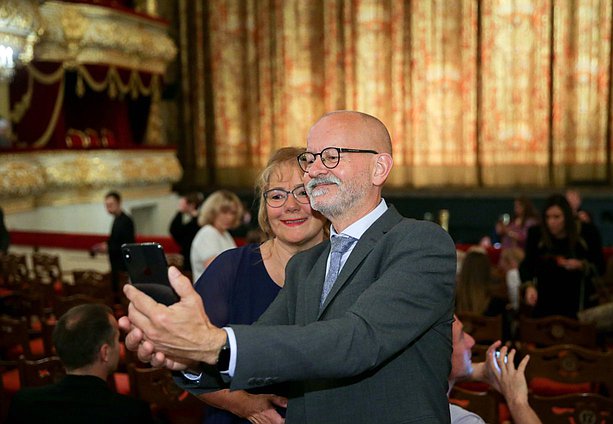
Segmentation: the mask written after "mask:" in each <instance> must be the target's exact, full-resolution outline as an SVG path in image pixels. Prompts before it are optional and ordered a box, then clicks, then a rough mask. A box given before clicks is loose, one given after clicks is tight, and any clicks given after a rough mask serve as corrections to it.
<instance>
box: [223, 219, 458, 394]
mask: <svg viewBox="0 0 613 424" xmlns="http://www.w3.org/2000/svg"><path fill="white" fill-rule="evenodd" d="M399 225H401V226H402V228H396V229H395V230H394V231H393V232H392V234H391V235H388V237H387V236H386V237H387V239H386V240H385V242H383V243H379V244H378V245H377V247H376V248H375V251H373V252H372V253H371V254H370V255H369V258H368V259H367V261H366V262H367V263H364V264H363V266H362V268H361V269H359V270H358V272H357V273H356V276H355V277H354V280H356V281H352V282H351V286H350V287H347V288H346V289H347V290H349V291H351V290H352V289H353V287H358V286H359V285H360V284H364V283H366V281H365V280H370V278H371V277H372V278H373V279H372V281H369V282H368V287H367V288H366V289H365V290H364V291H363V292H361V293H359V294H358V296H357V299H356V301H355V302H354V303H353V304H352V305H351V306H350V307H349V308H348V309H347V310H346V312H345V313H344V314H343V315H342V316H339V317H337V318H333V319H329V320H324V321H316V322H312V323H310V324H306V325H274V326H271V325H257V326H250V327H249V326H233V327H232V328H233V329H234V332H235V335H236V339H237V345H238V356H237V366H236V372H235V375H234V377H233V379H232V382H231V388H232V389H248V388H252V387H258V386H261V385H269V384H275V383H279V382H284V381H299V380H309V379H318V378H344V377H350V376H355V375H358V374H360V373H363V372H365V371H367V370H371V369H373V368H375V367H377V366H379V365H381V364H382V363H384V362H385V361H387V360H389V359H390V358H392V357H393V356H394V355H396V354H398V353H399V352H400V351H401V350H403V349H406V348H407V347H408V346H409V345H411V344H412V343H415V342H416V341H417V340H418V339H419V338H420V336H422V335H423V334H424V333H426V332H427V331H431V330H432V328H433V327H435V325H437V324H440V322H441V320H444V319H447V320H449V321H450V317H451V314H452V311H453V301H454V289H455V246H454V244H453V242H452V240H451V239H450V237H449V235H448V234H447V233H445V232H444V231H443V230H442V229H440V227H438V226H436V225H434V224H429V223H423V222H416V221H412V223H411V224H407V223H406V221H405V222H403V224H399ZM301 262H302V261H300V260H292V261H290V264H288V268H289V269H288V271H287V279H286V286H285V288H284V290H282V293H283V292H285V291H286V290H288V293H289V292H291V291H292V290H301V288H297V287H299V286H300V285H302V284H312V283H313V282H311V281H308V283H307V282H305V281H297V279H299V278H300V277H299V276H304V275H308V272H307V273H306V274H305V270H304V269H300V268H301V266H302V265H303V264H302V263H301ZM286 295H287V294H286ZM282 301H283V298H282V297H279V298H277V300H276V301H275V302H274V303H273V305H274V307H276V308H279V309H278V310H277V311H276V313H275V315H276V316H277V318H279V317H280V316H281V315H282V314H283V313H284V311H283V305H282V304H281V303H280V302H282ZM286 304H288V303H287V302H286ZM285 312H287V311H285ZM445 317H446V318H445ZM270 318H271V315H270V314H269V312H267V313H266V314H265V315H264V320H265V322H266V320H269V319H270ZM258 324H260V323H258Z"/></svg>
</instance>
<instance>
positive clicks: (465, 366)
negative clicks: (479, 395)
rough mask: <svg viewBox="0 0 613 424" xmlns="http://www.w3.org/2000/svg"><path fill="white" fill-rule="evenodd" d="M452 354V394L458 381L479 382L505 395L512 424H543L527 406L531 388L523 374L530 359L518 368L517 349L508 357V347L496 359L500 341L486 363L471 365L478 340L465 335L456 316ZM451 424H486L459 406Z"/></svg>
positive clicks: (450, 378)
mask: <svg viewBox="0 0 613 424" xmlns="http://www.w3.org/2000/svg"><path fill="white" fill-rule="evenodd" d="M451 332H452V335H451V337H452V341H453V352H452V354H451V373H450V374H449V391H450V392H451V389H452V388H453V386H454V384H455V383H456V381H459V380H467V379H471V380H476V381H482V382H485V383H488V384H489V385H490V386H492V388H494V389H495V390H497V391H498V392H500V393H501V394H502V396H503V397H504V399H505V401H506V402H507V405H508V406H509V410H510V412H511V416H512V418H513V422H516V423H522V424H541V420H540V419H539V418H538V417H537V415H536V413H535V412H534V410H533V409H532V408H531V407H530V405H529V404H528V384H527V383H526V377H525V375H524V372H525V370H526V366H527V365H528V361H529V360H530V356H528V355H526V356H525V357H524V358H523V359H522V360H521V362H520V363H519V366H518V367H517V368H515V364H514V362H513V361H514V359H515V349H512V350H511V351H510V352H509V354H508V357H507V350H508V349H507V347H506V346H504V347H502V348H501V349H500V356H499V357H496V355H495V354H496V349H497V348H498V347H500V345H501V343H500V341H497V342H495V343H493V344H492V345H491V346H490V347H489V348H488V350H487V354H486V356H487V360H486V362H480V363H478V364H473V363H472V361H471V357H472V351H471V349H472V347H473V346H474V345H475V339H473V338H472V337H471V336H470V335H469V334H467V333H465V332H464V327H463V325H462V321H460V319H459V318H458V317H457V316H455V320H454V322H453V326H452V330H451ZM449 409H450V412H451V424H483V423H484V421H483V420H482V419H481V417H479V416H478V415H477V414H474V413H472V412H470V411H467V410H465V409H463V408H461V407H459V406H457V405H453V404H449Z"/></svg>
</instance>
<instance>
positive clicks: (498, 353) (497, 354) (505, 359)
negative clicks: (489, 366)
mask: <svg viewBox="0 0 613 424" xmlns="http://www.w3.org/2000/svg"><path fill="white" fill-rule="evenodd" d="M495 355H496V359H498V358H500V351H499V350H497V351H496V353H495ZM503 362H504V363H505V364H506V363H507V356H506V355H505V357H504V360H503Z"/></svg>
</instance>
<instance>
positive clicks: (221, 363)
mask: <svg viewBox="0 0 613 424" xmlns="http://www.w3.org/2000/svg"><path fill="white" fill-rule="evenodd" d="M215 368H217V371H220V372H226V371H228V370H229V369H230V339H229V338H226V344H225V345H223V347H222V348H221V350H220V351H219V356H218V357H217V363H216V364H215Z"/></svg>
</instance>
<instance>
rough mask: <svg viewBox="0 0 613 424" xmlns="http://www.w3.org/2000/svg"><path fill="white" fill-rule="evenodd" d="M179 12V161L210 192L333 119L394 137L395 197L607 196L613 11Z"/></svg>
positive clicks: (301, 3) (189, 8)
mask: <svg viewBox="0 0 613 424" xmlns="http://www.w3.org/2000/svg"><path fill="white" fill-rule="evenodd" d="M178 4H179V7H178V14H179V19H180V22H182V23H181V29H180V38H181V41H180V45H181V49H180V52H181V53H180V55H181V68H182V70H181V72H182V81H183V94H184V99H185V104H184V109H185V111H184V114H183V115H184V125H185V128H186V130H185V132H186V138H188V145H189V146H190V148H189V150H188V151H187V152H184V160H183V162H184V164H185V163H186V162H187V164H188V167H189V166H190V164H191V165H193V167H194V170H193V174H194V175H198V174H199V172H198V171H199V170H206V172H201V173H200V174H205V175H206V176H207V177H208V180H207V181H206V182H208V183H213V184H217V185H228V186H250V185H251V182H252V178H253V175H254V174H255V172H257V170H259V169H261V167H262V166H263V165H264V164H265V162H266V160H267V158H268V157H269V155H270V153H271V152H272V151H274V150H275V149H277V148H279V147H282V146H287V145H305V143H306V135H307V131H308V129H309V127H310V126H311V125H312V124H313V123H314V122H315V120H316V119H317V118H318V117H319V116H321V115H322V114H323V113H325V112H326V111H330V110H334V109H356V110H360V111H364V112H367V113H370V114H372V115H375V116H377V117H378V118H380V119H381V120H382V121H383V122H384V123H385V124H386V125H387V126H388V128H389V129H390V132H391V133H392V138H393V141H394V156H395V162H396V167H395V169H394V171H393V174H392V177H391V183H392V184H393V185H394V186H398V187H427V186H430V187H432V186H468V187H471V186H481V187H505V186H506V187H509V186H540V187H546V186H561V185H564V184H567V183H569V182H573V181H574V182H576V181H581V180H583V181H585V180H589V181H591V182H594V181H601V182H602V181H606V182H609V183H610V181H608V180H609V179H610V166H611V164H610V160H611V159H610V157H611V152H610V149H611V143H610V142H609V140H608V139H607V137H608V135H609V133H610V130H609V128H610V125H611V122H610V121H611V104H610V103H611V100H610V94H609V92H610V88H611V82H610V73H611V71H610V68H611V52H610V49H611V21H612V16H611V14H612V12H611V8H612V7H611V2H610V0H600V1H599V0H513V1H510V0H487V1H486V0H482V1H478V0H452V1H449V0H414V1H395V0H283V1H281V0H209V1H208V2H191V1H189V0H180V1H179V3H178ZM190 143H191V144H190ZM190 156H191V157H190ZM192 157H193V158H192Z"/></svg>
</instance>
